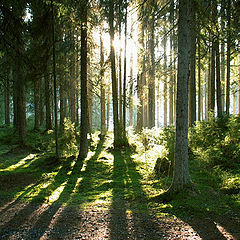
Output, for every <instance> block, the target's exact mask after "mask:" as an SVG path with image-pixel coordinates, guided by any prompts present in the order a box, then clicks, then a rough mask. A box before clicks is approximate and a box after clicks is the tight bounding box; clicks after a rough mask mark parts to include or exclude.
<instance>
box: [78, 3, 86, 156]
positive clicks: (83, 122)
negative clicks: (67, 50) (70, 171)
mask: <svg viewBox="0 0 240 240" xmlns="http://www.w3.org/2000/svg"><path fill="white" fill-rule="evenodd" d="M87 11H88V0H83V1H82V2H81V125H80V131H81V133H80V150H79V155H78V159H79V160H83V159H85V158H86V156H87V152H88V140H87V133H88V129H89V128H88V124H89V122H88V99H87V97H88V92H87V85H88V84H87V82H88V80H87V65H88V61H87Z"/></svg>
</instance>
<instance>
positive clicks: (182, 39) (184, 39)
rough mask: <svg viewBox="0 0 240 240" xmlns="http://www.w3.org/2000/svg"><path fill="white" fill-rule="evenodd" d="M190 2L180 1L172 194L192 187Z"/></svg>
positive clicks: (186, 0)
mask: <svg viewBox="0 0 240 240" xmlns="http://www.w3.org/2000/svg"><path fill="white" fill-rule="evenodd" d="M188 20H189V1H188V0H180V1H179V21H178V76H177V119H176V144H175V161H174V173H173V182H172V185H171V187H170V189H169V190H170V191H171V192H179V191H182V190H184V189H186V188H188V187H189V186H190V185H191V180H190V175H189V165H188V70H189V55H188V50H189V40H188V39H189V25H188Z"/></svg>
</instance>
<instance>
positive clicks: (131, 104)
mask: <svg viewBox="0 0 240 240" xmlns="http://www.w3.org/2000/svg"><path fill="white" fill-rule="evenodd" d="M129 85H130V86H129V126H132V125H133V55H132V53H131V57H130V76H129Z"/></svg>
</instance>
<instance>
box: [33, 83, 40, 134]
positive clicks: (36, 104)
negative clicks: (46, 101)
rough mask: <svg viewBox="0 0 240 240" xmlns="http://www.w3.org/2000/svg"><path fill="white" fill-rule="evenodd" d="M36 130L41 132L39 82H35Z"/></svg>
mask: <svg viewBox="0 0 240 240" xmlns="http://www.w3.org/2000/svg"><path fill="white" fill-rule="evenodd" d="M33 84H34V113H35V114H34V129H35V130H39V93H40V88H39V86H40V85H39V80H38V79H35V80H34V83H33Z"/></svg>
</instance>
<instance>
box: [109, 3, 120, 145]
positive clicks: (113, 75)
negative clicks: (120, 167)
mask: <svg viewBox="0 0 240 240" xmlns="http://www.w3.org/2000/svg"><path fill="white" fill-rule="evenodd" d="M109 7H110V8H109V27H110V45H111V46H110V61H111V78H112V98H113V125H114V126H113V128H114V129H113V130H114V148H115V149H117V148H118V147H119V146H121V145H122V130H121V127H120V122H119V118H118V110H119V109H118V106H119V105H118V92H117V77H116V65H115V49H114V45H113V42H114V26H113V22H114V1H113V0H110V1H109Z"/></svg>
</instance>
